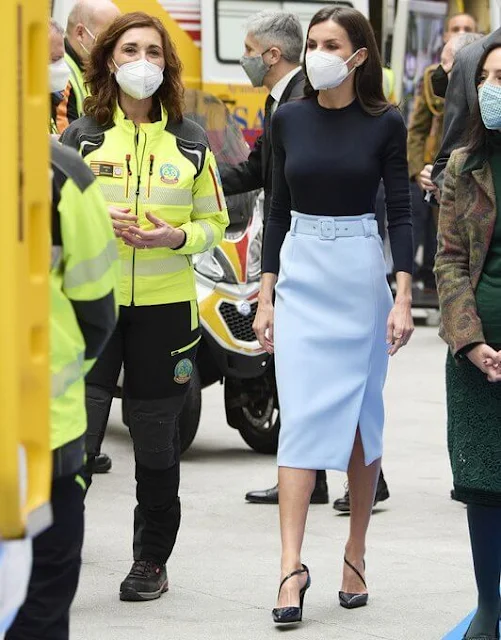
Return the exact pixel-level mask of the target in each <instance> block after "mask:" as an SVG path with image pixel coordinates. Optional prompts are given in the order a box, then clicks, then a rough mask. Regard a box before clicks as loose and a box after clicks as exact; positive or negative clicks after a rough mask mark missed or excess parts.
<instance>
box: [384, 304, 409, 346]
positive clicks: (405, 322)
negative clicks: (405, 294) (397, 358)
mask: <svg viewBox="0 0 501 640" xmlns="http://www.w3.org/2000/svg"><path fill="white" fill-rule="evenodd" d="M413 332H414V321H413V319H412V304H411V301H410V300H409V301H405V302H398V300H397V302H395V305H394V307H393V309H392V310H391V311H390V315H389V316H388V322H387V330H386V344H388V345H391V346H390V347H389V349H388V353H389V354H390V356H394V355H395V354H396V353H397V351H398V350H399V349H400V348H401V347H405V345H406V344H407V343H408V342H409V340H410V339H411V336H412V334H413Z"/></svg>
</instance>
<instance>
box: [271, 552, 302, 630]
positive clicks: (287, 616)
mask: <svg viewBox="0 0 501 640" xmlns="http://www.w3.org/2000/svg"><path fill="white" fill-rule="evenodd" d="M301 566H302V567H303V568H302V569H297V570H296V571H293V572H292V573H289V575H287V576H285V578H284V579H283V580H282V582H281V583H280V587H279V589H278V595H279V596H280V591H281V590H282V587H283V586H284V584H285V583H286V582H287V580H290V579H291V578H293V577H294V576H299V575H301V574H302V573H306V574H308V578H307V580H306V584H305V585H304V587H303V588H302V589H301V590H300V592H299V607H276V608H275V609H273V611H272V612H271V615H272V616H273V622H274V623H275V624H291V623H293V622H301V620H302V619H303V603H304V596H305V593H306V592H307V591H308V589H309V588H310V585H311V578H310V571H309V569H308V567H307V566H306V565H305V564H303V565H301Z"/></svg>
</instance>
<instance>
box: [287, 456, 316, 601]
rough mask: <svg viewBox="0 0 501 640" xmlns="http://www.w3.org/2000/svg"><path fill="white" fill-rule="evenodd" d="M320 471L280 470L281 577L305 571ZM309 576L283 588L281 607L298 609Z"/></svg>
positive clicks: (300, 576)
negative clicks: (303, 552) (307, 538)
mask: <svg viewBox="0 0 501 640" xmlns="http://www.w3.org/2000/svg"><path fill="white" fill-rule="evenodd" d="M315 478H316V471H311V470H309V469H292V468H290V467H279V469H278V503H279V509H280V534H281V538H282V560H281V578H280V581H282V579H283V578H285V576H286V575H287V574H289V573H291V572H292V571H295V570H296V569H300V568H301V547H302V545H303V538H304V529H305V526H306V517H307V515H308V507H309V505H310V497H311V493H312V491H313V488H314V487H315ZM306 580H307V576H306V574H301V575H299V576H295V577H294V578H291V579H290V580H288V581H287V582H286V583H285V584H284V586H283V587H282V589H281V591H280V593H279V596H278V603H277V606H278V607H288V606H292V607H297V606H298V605H299V591H300V589H301V588H302V587H303V586H304V585H305V583H306Z"/></svg>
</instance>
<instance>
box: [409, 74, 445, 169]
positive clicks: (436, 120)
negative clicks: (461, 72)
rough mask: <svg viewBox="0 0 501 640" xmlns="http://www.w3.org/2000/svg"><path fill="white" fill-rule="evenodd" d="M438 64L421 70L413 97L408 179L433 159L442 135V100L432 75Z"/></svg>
mask: <svg viewBox="0 0 501 640" xmlns="http://www.w3.org/2000/svg"><path fill="white" fill-rule="evenodd" d="M437 66H438V65H436V64H432V65H431V66H429V67H426V69H425V70H424V75H423V81H422V83H421V87H420V89H419V91H418V94H417V95H416V98H415V100H414V107H413V109H412V113H411V117H410V121H409V133H408V136H407V160H408V162H409V178H416V177H417V176H418V175H419V174H420V173H421V171H422V169H423V167H424V166H425V164H431V163H432V162H434V160H435V158H436V156H437V152H438V145H439V144H440V141H441V138H442V127H443V122H444V99H443V98H439V97H438V96H436V95H435V94H434V93H433V87H432V84H431V77H432V75H433V72H434V71H435V69H436V68H437Z"/></svg>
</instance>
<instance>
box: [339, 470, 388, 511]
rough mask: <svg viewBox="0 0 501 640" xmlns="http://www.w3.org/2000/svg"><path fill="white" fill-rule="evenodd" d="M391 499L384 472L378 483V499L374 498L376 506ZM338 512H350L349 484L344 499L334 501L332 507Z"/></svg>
mask: <svg viewBox="0 0 501 640" xmlns="http://www.w3.org/2000/svg"><path fill="white" fill-rule="evenodd" d="M389 497H390V492H389V490H388V485H387V484H386V480H385V479H384V476H383V472H382V471H381V474H380V476H379V480H378V483H377V489H376V497H375V498H374V506H376V505H377V503H378V502H384V501H385V500H388V498H389ZM332 506H333V508H334V509H335V510H336V511H341V512H342V513H349V512H350V492H349V490H348V483H346V491H345V494H344V496H343V497H342V498H338V499H337V500H335V501H334V504H333V505H332Z"/></svg>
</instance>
